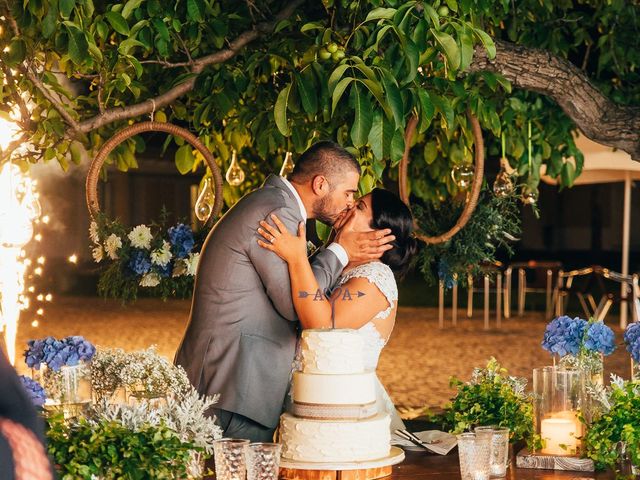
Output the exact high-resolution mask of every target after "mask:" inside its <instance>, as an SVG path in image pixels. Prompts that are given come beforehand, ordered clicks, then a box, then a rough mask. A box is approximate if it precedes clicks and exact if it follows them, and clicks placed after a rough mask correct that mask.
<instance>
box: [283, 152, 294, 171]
mask: <svg viewBox="0 0 640 480" xmlns="http://www.w3.org/2000/svg"><path fill="white" fill-rule="evenodd" d="M292 157H293V155H291V152H287V154H286V155H285V156H284V162H282V168H281V169H280V176H281V177H286V176H287V175H289V174H290V173H291V172H293V167H294V166H295V165H294V163H293V160H292Z"/></svg>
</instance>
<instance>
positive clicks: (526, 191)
mask: <svg viewBox="0 0 640 480" xmlns="http://www.w3.org/2000/svg"><path fill="white" fill-rule="evenodd" d="M539 196H540V194H539V193H538V189H537V188H536V187H532V186H530V185H525V186H524V187H522V196H521V200H522V203H524V204H525V205H533V204H535V203H538V197H539Z"/></svg>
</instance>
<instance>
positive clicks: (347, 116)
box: [0, 0, 640, 205]
mask: <svg viewBox="0 0 640 480" xmlns="http://www.w3.org/2000/svg"><path fill="white" fill-rule="evenodd" d="M9 4H10V5H11V17H12V18H14V19H15V20H16V25H17V27H18V29H19V30H20V33H19V34H16V33H15V32H14V31H13V26H12V24H11V23H10V22H5V23H3V28H2V31H1V33H0V52H1V53H0V63H1V64H2V65H4V66H5V68H2V69H0V77H1V78H0V80H2V82H3V85H4V86H3V88H2V90H1V91H0V100H1V101H0V113H1V114H2V115H3V116H7V115H8V114H9V112H15V111H18V110H19V109H20V98H26V97H28V98H30V103H29V106H28V108H27V112H26V113H25V114H24V115H20V117H21V118H20V121H19V127H20V131H21V132H22V133H24V134H25V135H26V138H27V139H28V140H29V142H30V144H31V145H32V146H33V148H32V149H31V150H30V151H29V152H28V153H24V152H22V153H21V152H19V151H18V152H15V154H14V160H15V161H17V162H22V163H28V162H38V161H45V162H46V161H51V160H53V159H56V160H57V161H58V162H59V163H60V165H61V166H62V168H64V169H65V170H66V169H67V168H69V166H70V165H71V164H72V163H73V162H76V163H77V162H80V161H82V159H83V158H85V157H86V155H85V152H83V151H81V150H80V148H79V145H80V144H81V146H82V149H86V151H87V152H88V153H89V155H91V154H93V153H95V151H96V149H98V148H99V147H100V146H101V145H102V144H103V143H104V141H105V139H106V138H108V137H110V136H111V135H112V134H113V133H114V131H115V130H117V129H119V128H121V127H122V126H124V125H126V124H127V123H128V122H131V121H134V120H140V119H141V118H133V119H127V118H120V119H118V120H116V121H114V122H113V123H111V124H109V125H106V126H103V127H101V128H98V129H92V130H91V131H89V132H88V133H87V134H86V135H79V136H78V138H76V139H75V140H76V141H77V142H78V145H76V146H75V147H73V148H72V147H71V145H72V141H73V140H74V139H73V138H71V137H70V136H68V134H69V133H70V129H69V128H68V125H67V123H66V120H65V119H64V118H63V116H62V115H61V114H60V112H59V111H58V110H57V109H56V108H54V106H53V105H52V104H51V102H50V101H49V99H48V98H47V96H45V94H44V93H43V92H42V90H41V89H39V88H37V86H36V85H35V84H34V83H33V82H32V81H31V80H29V79H28V78H27V77H26V76H24V75H23V72H24V69H25V68H31V69H32V71H35V72H38V76H39V79H40V81H41V82H42V83H43V85H44V87H45V88H46V89H47V90H48V91H49V92H52V93H53V94H55V95H57V96H59V97H60V98H62V99H63V101H64V104H65V110H66V112H67V113H69V115H70V116H71V117H73V118H74V119H76V121H82V120H86V119H89V118H92V117H94V116H96V115H100V112H101V111H102V110H110V109H114V108H115V109H118V108H120V107H125V106H128V105H133V104H136V103H141V102H145V101H148V100H149V99H151V98H154V97H157V96H158V95H160V94H162V93H163V92H165V91H166V90H167V89H169V88H171V87H172V86H175V85H179V84H181V83H182V82H184V81H186V80H188V79H190V78H192V77H193V76H194V74H193V73H192V72H191V71H190V68H189V62H190V60H191V59H199V58H203V57H205V56H207V55H209V54H211V53H215V52H217V51H219V50H220V49H223V48H225V47H226V46H227V45H229V43H230V42H231V41H232V40H233V39H235V38H236V37H237V36H238V35H240V34H241V33H242V32H244V31H247V30H251V29H252V28H253V25H255V23H257V22H259V21H263V20H269V19H271V18H273V15H274V14H275V12H278V11H279V10H280V9H282V8H283V7H284V6H285V5H286V1H285V0H278V1H275V2H271V1H270V2H265V1H256V2H237V1H235V0H177V1H175V2H160V1H158V0H128V1H126V2H96V3H94V2H93V1H92V0H42V1H38V2H9ZM639 19H640V15H638V7H637V5H636V4H635V3H634V2H623V1H621V0H616V1H612V2H601V1H597V0H567V1H562V2H551V1H539V0H522V1H518V2H508V1H505V0H474V1H460V2H454V1H447V2H443V1H442V0H434V1H433V2H426V3H424V2H416V1H408V2H407V1H401V0H368V1H360V0H339V1H336V0H325V1H324V2H317V1H312V0H308V1H306V2H305V3H303V5H301V6H300V7H298V9H297V10H296V12H295V14H294V15H292V16H291V17H289V18H287V19H285V20H282V21H280V22H279V23H278V24H277V26H276V28H275V31H274V32H273V33H272V34H269V35H265V36H263V37H261V38H260V39H258V40H256V41H254V42H252V43H250V44H249V45H248V46H246V47H245V48H244V49H242V50H241V51H240V52H239V53H238V54H237V55H236V56H234V57H232V58H230V59H228V60H227V61H225V62H224V63H221V64H216V65H212V66H209V67H207V68H204V69H203V70H202V71H201V72H199V73H198V75H197V79H196V82H195V86H194V88H193V90H191V91H190V92H189V93H187V94H185V95H183V96H181V97H180V98H179V99H177V100H176V101H174V102H172V103H171V105H169V106H167V107H165V108H163V109H162V110H160V111H157V112H156V115H157V118H159V119H160V118H162V119H163V120H164V119H166V120H168V121H171V122H175V123H178V124H182V125H185V126H187V127H189V128H190V129H192V130H193V131H194V132H195V133H196V134H197V135H198V137H199V138H200V139H201V140H202V141H203V142H204V143H205V145H206V146H207V147H208V148H210V149H211V150H212V151H213V152H214V155H215V156H216V158H217V161H218V162H219V164H220V166H221V167H223V168H224V167H225V166H228V162H229V160H230V158H231V154H230V150H231V148H233V149H235V150H237V151H238V152H239V155H240V157H241V158H242V159H243V161H244V162H245V163H244V164H243V168H244V169H245V172H246V173H247V174H248V175H247V177H248V179H249V181H247V182H245V184H243V185H242V186H241V187H240V188H231V187H228V186H225V191H224V197H225V202H226V203H227V204H228V205H230V204H232V203H234V202H235V201H237V199H238V198H240V197H241V196H242V194H243V193H245V192H246V191H248V190H250V189H252V188H254V187H255V186H256V185H258V184H260V183H261V182H262V180H263V179H264V176H265V174H267V173H269V172H274V171H278V169H279V166H280V164H281V162H282V159H283V158H284V152H285V151H288V150H290V151H295V152H301V151H303V150H304V149H305V148H306V147H307V146H308V145H309V144H310V143H312V142H313V141H315V140H317V139H319V138H332V139H335V140H337V141H338V142H340V143H342V144H344V145H346V146H349V147H353V149H354V152H355V153H356V154H357V156H358V158H359V159H360V161H361V163H362V164H363V167H364V169H365V174H366V175H367V176H368V177H367V180H366V182H367V185H368V184H371V183H372V182H374V183H375V182H379V181H380V180H381V179H382V176H383V173H384V172H385V171H388V172H389V174H390V176H391V177H392V178H393V177H394V176H395V166H396V165H397V162H398V161H399V160H400V158H401V156H402V152H403V151H404V146H405V145H404V144H405V139H404V136H403V132H404V127H405V124H406V121H407V118H408V117H409V116H410V115H413V114H415V115H417V116H418V118H419V124H418V130H417V133H416V135H415V136H414V138H411V139H409V142H410V148H411V149H410V153H411V158H412V159H413V161H412V163H411V172H410V177H411V185H410V188H411V192H412V193H413V195H414V196H415V197H418V198H420V199H422V200H423V201H426V202H431V203H434V204H438V203H441V202H442V201H444V200H447V199H449V198H451V197H455V196H456V195H457V194H458V189H457V187H456V186H455V184H453V183H452V182H451V180H450V172H451V169H452V168H453V167H454V166H455V165H460V164H462V163H467V162H469V161H470V159H471V156H472V151H473V140H472V135H471V130H470V128H469V126H468V124H467V121H466V118H465V112H466V111H467V110H468V109H470V110H471V111H472V112H473V113H474V114H475V115H476V116H478V118H479V119H480V122H481V125H482V127H483V129H484V133H485V144H486V147H487V153H488V156H489V158H495V157H497V156H499V155H500V154H501V148H500V136H501V135H502V134H503V133H504V134H505V137H506V154H507V157H508V159H509V161H510V163H511V165H512V167H514V168H517V172H518V175H519V176H520V178H521V181H520V182H519V183H521V184H528V185H530V186H532V187H534V186H535V185H537V183H538V182H539V167H540V166H541V165H546V167H547V173H548V174H549V175H551V176H552V177H555V178H557V179H558V180H559V182H560V185H562V186H565V187H566V186H570V185H572V184H573V182H574V180H575V178H576V176H577V175H578V174H579V173H580V171H581V168H582V156H581V155H580V154H579V152H578V151H577V150H576V148H575V144H574V142H573V139H572V136H571V134H572V131H573V130H574V125H573V123H572V122H571V121H570V120H569V119H568V118H567V117H566V115H565V114H564V113H563V112H562V111H561V110H560V109H559V107H558V106H557V105H555V104H554V103H553V102H551V101H549V100H548V99H546V98H543V97H541V96H540V95H538V94H536V93H532V92H523V91H512V89H511V85H510V84H509V82H507V81H505V80H504V78H501V77H500V76H499V75H495V74H492V73H477V74H471V75H469V74H465V69H466V68H467V67H468V66H469V64H470V62H471V61H472V59H473V49H474V47H480V48H484V49H485V50H486V51H487V52H488V54H489V56H492V55H494V54H495V45H494V40H493V39H501V40H508V41H511V42H515V43H518V44H522V45H527V46H534V47H538V48H544V49H547V50H549V51H550V52H552V53H553V54H556V55H559V56H561V57H565V58H568V59H569V60H571V61H573V62H574V63H575V64H576V65H578V66H580V67H581V68H583V70H584V71H585V72H586V73H587V74H588V75H589V76H590V78H591V79H592V81H593V82H594V83H595V85H596V86H597V87H598V88H600V89H602V90H603V91H604V92H605V93H606V94H608V95H609V96H610V97H611V98H612V99H613V100H614V101H617V102H620V103H624V104H634V103H637V102H638V100H639V99H640V81H638V68H637V66H638V64H639V63H640V49H639V48H635V47H637V46H638V38H639V37H638V36H637V30H638V22H639V21H640V20H639ZM11 69H14V71H17V72H18V73H17V74H16V75H13V74H12V73H11ZM529 121H531V122H532V127H533V128H532V143H533V144H532V147H533V148H532V155H531V158H529V155H528V153H527V132H526V130H527V129H526V126H527V124H528V122H529ZM173 141H174V140H173V139H172V140H169V142H173ZM175 142H176V144H177V146H178V147H180V146H181V145H182V144H181V143H180V142H179V141H178V140H175ZM144 149H145V140H144V139H142V138H139V139H136V140H133V139H130V140H129V141H127V142H125V143H124V144H122V145H121V146H119V147H118V148H116V149H115V150H114V152H113V153H112V154H111V155H110V157H109V159H108V162H109V163H112V164H114V165H116V166H117V168H119V169H121V170H127V169H129V168H135V166H136V157H137V156H138V155H140V153H142V152H143V151H144ZM569 157H574V158H575V161H573V160H572V161H569V160H568V158H569ZM421 158H424V160H425V161H424V162H422V161H420V160H419V159H421ZM176 162H177V163H178V164H179V169H180V171H182V172H186V171H190V170H193V169H194V168H196V167H197V166H198V165H199V164H200V163H201V162H202V158H201V157H199V155H193V152H192V151H189V152H187V151H186V150H185V149H182V150H181V151H180V154H179V155H177V156H176ZM241 164H242V162H241ZM363 188H364V184H363Z"/></svg>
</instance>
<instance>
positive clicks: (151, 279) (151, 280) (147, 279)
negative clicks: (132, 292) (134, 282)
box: [140, 272, 160, 287]
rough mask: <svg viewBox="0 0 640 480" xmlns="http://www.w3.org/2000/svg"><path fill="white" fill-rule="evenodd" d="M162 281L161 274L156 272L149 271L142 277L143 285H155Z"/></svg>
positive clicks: (141, 284) (141, 282)
mask: <svg viewBox="0 0 640 480" xmlns="http://www.w3.org/2000/svg"><path fill="white" fill-rule="evenodd" d="M159 283H160V275H158V274H157V273H155V272H151V273H147V274H145V275H144V276H143V277H142V278H141V279H140V286H141V287H155V286H157V285H158V284H159Z"/></svg>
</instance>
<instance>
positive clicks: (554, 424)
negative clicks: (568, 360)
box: [533, 367, 585, 456]
mask: <svg viewBox="0 0 640 480" xmlns="http://www.w3.org/2000/svg"><path fill="white" fill-rule="evenodd" d="M584 383H585V380H584V376H583V375H582V373H581V372H579V371H578V370H571V369H564V368H562V367H542V368H535V369H534V370H533V392H534V418H535V427H536V433H537V434H538V435H540V437H541V438H542V443H543V448H542V450H541V451H540V453H542V454H546V455H553V456H575V455H578V454H579V453H580V448H581V441H580V438H579V437H582V435H583V432H584V429H583V424H582V422H581V421H580V415H581V410H582V408H583V406H584V403H585V386H584Z"/></svg>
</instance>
